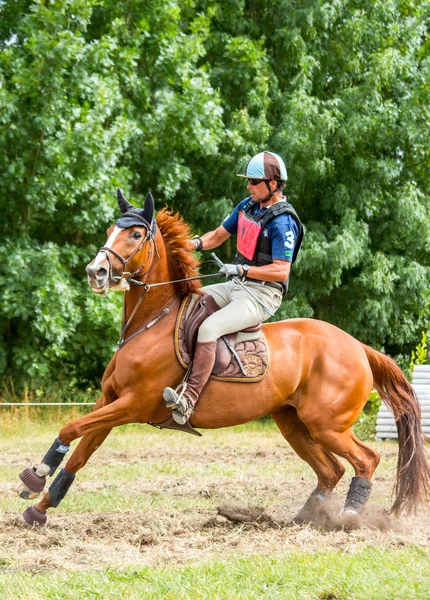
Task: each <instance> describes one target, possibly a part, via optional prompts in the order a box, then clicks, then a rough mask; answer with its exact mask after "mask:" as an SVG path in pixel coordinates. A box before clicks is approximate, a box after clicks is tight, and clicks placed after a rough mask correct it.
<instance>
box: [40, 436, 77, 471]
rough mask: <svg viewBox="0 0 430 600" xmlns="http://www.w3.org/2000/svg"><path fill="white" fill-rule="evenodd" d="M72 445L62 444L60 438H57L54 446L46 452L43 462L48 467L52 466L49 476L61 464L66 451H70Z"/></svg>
mask: <svg viewBox="0 0 430 600" xmlns="http://www.w3.org/2000/svg"><path fill="white" fill-rule="evenodd" d="M69 448H70V446H66V445H65V444H62V443H61V442H60V440H59V439H58V438H57V439H56V440H55V442H54V443H53V444H52V446H51V447H50V448H49V450H48V452H47V453H46V454H45V456H44V458H43V460H42V462H43V463H44V464H45V465H48V467H51V470H50V471H49V476H50V477H52V475H53V474H54V473H55V471H56V470H57V468H58V467H59V466H60V464H61V461H62V460H63V458H64V456H65V454H66V452H68V451H69Z"/></svg>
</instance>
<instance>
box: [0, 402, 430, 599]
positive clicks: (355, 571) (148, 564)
mask: <svg viewBox="0 0 430 600" xmlns="http://www.w3.org/2000/svg"><path fill="white" fill-rule="evenodd" d="M37 415H38V420H28V419H27V418H23V417H20V416H19V413H18V412H16V413H15V414H14V413H11V412H9V413H7V414H3V417H1V416H0V419H1V420H0V432H1V433H0V598H1V600H12V599H13V600H15V599H25V600H27V599H28V598H31V599H32V600H39V599H41V600H42V599H43V600H51V599H52V600H54V599H55V600H60V599H61V600H63V599H71V600H73V599H78V598H79V600H81V599H87V598H88V599H93V598H94V599H96V598H103V600H105V599H110V598H124V599H127V600H133V599H141V598H144V599H145V600H146V599H149V600H151V599H154V600H155V599H157V600H158V599H166V600H182V599H190V600H194V599H208V600H209V599H210V600H218V599H219V600H223V599H226V600H227V599H228V600H242V599H243V600H252V599H254V598H255V599H257V598H258V599H260V598H263V599H267V600H271V599H278V598H279V599H282V600H289V599H294V600H296V599H319V600H323V599H324V600H347V599H348V600H359V599H366V600H372V599H375V600H385V599H386V600H396V599H399V600H400V599H402V600H403V599H404V598H408V599H409V598H417V599H420V598H423V599H424V598H425V599H426V600H427V598H428V597H429V593H428V589H429V583H428V582H429V581H430V560H429V558H430V556H429V539H430V523H429V521H425V522H422V523H423V525H422V526H420V524H421V522H418V521H417V522H415V521H413V522H411V523H412V524H411V526H410V527H411V530H410V531H406V533H404V532H402V531H400V530H399V531H396V530H393V531H391V530H387V531H385V530H381V531H380V530H378V529H372V528H369V529H364V530H359V531H357V532H353V533H351V534H348V533H346V532H343V531H339V532H325V531H318V530H315V529H312V528H309V527H299V526H296V527H295V528H293V529H288V528H281V529H279V530H278V529H264V528H262V527H259V526H258V524H257V525H256V526H246V525H230V526H227V525H226V524H225V522H224V521H222V520H221V518H218V520H217V519H216V518H215V521H214V516H215V515H216V506H217V505H219V504H222V503H223V502H225V501H229V502H230V501H231V502H233V503H242V504H246V505H254V506H255V505H261V506H264V507H267V508H268V509H270V508H272V509H274V510H280V509H283V507H285V510H290V511H292V514H293V513H294V511H295V510H296V507H297V505H300V504H298V503H302V502H303V501H304V499H305V498H306V496H307V494H308V493H309V492H310V491H311V490H312V489H313V487H314V486H315V476H314V474H313V472H312V471H311V469H310V468H309V467H308V465H306V464H305V463H304V462H303V461H301V460H300V459H298V458H297V457H296V455H295V454H294V452H293V451H292V450H291V449H290V448H289V446H288V444H286V442H285V441H284V440H283V438H282V437H281V435H280V434H279V432H278V430H277V428H276V427H275V426H274V425H273V424H272V423H271V422H269V421H260V422H256V423H251V424H248V425H244V426H240V427H236V428H231V429H226V430H218V431H208V432H204V435H203V437H202V438H199V439H197V438H193V437H192V436H186V435H184V434H180V433H177V432H169V431H163V432H160V431H157V430H154V429H152V428H150V427H148V426H142V425H131V426H125V427H120V428H117V429H116V430H115V431H114V432H112V434H111V435H110V436H109V437H108V439H107V440H106V442H105V444H104V445H103V446H102V448H100V450H99V451H98V452H97V453H96V454H95V455H94V456H93V457H92V458H91V460H90V462H89V463H88V465H87V466H86V468H85V469H83V470H82V471H81V472H79V474H78V476H77V480H76V483H75V484H74V485H73V486H72V488H71V490H70V492H69V494H68V496H67V497H66V499H65V500H64V501H63V502H62V503H61V505H60V507H59V508H58V509H57V511H55V512H52V513H51V514H52V516H50V517H49V521H48V527H47V528H46V529H45V530H42V531H39V530H38V531H34V532H33V531H31V530H29V529H27V528H25V527H24V526H22V525H21V524H20V522H19V523H18V522H17V524H15V521H14V519H15V515H17V516H18V515H19V514H20V512H22V510H23V509H24V508H25V506H26V505H25V504H24V503H23V502H22V500H20V499H19V498H18V497H17V496H16V495H14V494H13V493H12V483H13V484H15V482H17V475H18V473H19V471H20V470H21V469H22V468H24V467H25V466H28V465H29V464H31V462H32V461H33V460H34V461H36V462H37V461H38V460H40V458H41V457H42V456H43V454H44V452H45V451H46V449H47V448H48V447H49V446H50V444H51V443H52V441H53V439H54V438H55V437H56V435H57V433H58V430H59V429H60V427H61V426H62V425H64V424H65V423H66V422H67V421H68V420H69V418H71V416H73V413H70V412H68V414H64V413H61V414H59V415H57V414H53V413H52V411H46V412H45V413H43V411H42V412H41V413H39V412H38V413H37ZM41 415H43V420H42V419H41V418H40V417H41ZM371 445H372V447H375V448H377V449H378V450H380V451H381V453H382V460H381V464H380V466H379V468H378V471H377V478H376V483H375V489H374V493H373V496H372V498H373V503H374V504H373V506H374V507H376V508H378V510H379V509H380V508H381V507H387V506H388V505H389V491H390V488H391V485H392V479H393V475H394V468H395V462H396V457H397V444H396V443H384V444H383V443H375V442H371ZM351 475H352V471H351V469H350V468H349V470H348V476H347V477H346V478H345V480H343V481H342V483H341V484H340V486H339V496H344V494H345V492H346V489H347V486H348V483H349V478H350V476H351ZM2 513H3V515H2ZM211 521H214V522H213V523H212V525H210V526H209V527H208V523H211ZM2 524H3V526H2ZM406 524H407V522H406ZM2 529H3V531H4V533H2Z"/></svg>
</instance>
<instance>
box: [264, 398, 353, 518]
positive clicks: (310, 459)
mask: <svg viewBox="0 0 430 600" xmlns="http://www.w3.org/2000/svg"><path fill="white" fill-rule="evenodd" d="M272 418H273V420H274V421H275V423H276V424H277V425H278V427H279V429H280V431H281V433H282V435H283V436H284V438H285V439H286V440H287V442H288V443H289V444H290V445H291V447H292V448H293V450H294V451H295V452H296V453H297V454H298V455H299V456H300V458H301V459H303V460H304V461H305V462H307V463H308V465H309V466H310V467H311V468H312V469H313V470H314V471H315V473H316V475H317V478H318V482H317V487H316V488H315V490H314V491H313V492H312V494H311V495H310V496H309V498H308V500H307V501H306V503H305V505H304V506H303V508H302V509H301V510H300V512H299V513H298V514H297V515H296V517H295V518H294V519H293V522H294V523H308V522H310V521H316V520H320V519H321V517H323V515H324V513H325V510H324V507H325V501H326V499H327V496H328V495H329V494H330V492H331V491H332V490H333V488H334V487H335V486H336V484H337V483H338V481H339V480H340V478H341V477H342V475H343V474H344V472H345V468H344V467H343V465H342V464H341V463H340V462H339V461H338V460H337V458H336V457H335V456H334V455H333V454H332V453H331V452H330V451H328V450H326V449H325V448H324V447H323V446H322V445H321V444H320V443H318V442H317V441H315V440H314V439H313V438H312V437H311V434H310V433H309V430H308V428H307V427H306V425H305V424H304V423H303V422H302V421H301V420H300V419H299V417H298V415H297V411H296V409H295V408H293V407H292V406H288V407H286V408H284V409H282V410H281V411H279V412H276V413H273V414H272Z"/></svg>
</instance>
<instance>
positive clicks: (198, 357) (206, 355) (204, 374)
mask: <svg viewBox="0 0 430 600" xmlns="http://www.w3.org/2000/svg"><path fill="white" fill-rule="evenodd" d="M216 346H217V343H216V342H197V343H196V349H195V351H194V358H193V367H192V369H191V375H190V378H189V379H188V381H187V382H186V383H185V382H182V383H181V384H180V385H179V386H178V387H177V388H176V390H174V389H172V388H170V387H167V388H165V390H164V392H163V399H164V405H165V406H166V407H167V408H171V409H172V416H173V418H174V420H175V421H176V423H179V424H180V425H183V424H184V423H186V422H187V421H188V419H189V418H190V417H191V415H192V414H193V412H194V407H195V405H196V402H197V400H198V399H199V396H200V394H201V392H202V390H203V388H204V387H205V385H206V383H207V381H208V379H209V377H210V374H211V373H212V369H213V367H214V364H215V356H216Z"/></svg>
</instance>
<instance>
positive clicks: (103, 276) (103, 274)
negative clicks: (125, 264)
mask: <svg viewBox="0 0 430 600" xmlns="http://www.w3.org/2000/svg"><path fill="white" fill-rule="evenodd" d="M95 275H96V279H106V277H107V270H106V269H99V270H98V271H96V274H95Z"/></svg>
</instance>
